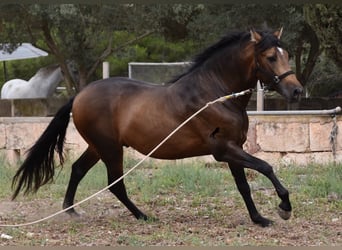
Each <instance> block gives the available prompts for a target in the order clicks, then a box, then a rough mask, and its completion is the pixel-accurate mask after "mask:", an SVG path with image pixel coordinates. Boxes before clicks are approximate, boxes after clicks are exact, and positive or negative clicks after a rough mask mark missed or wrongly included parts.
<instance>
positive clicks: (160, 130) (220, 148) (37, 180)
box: [13, 30, 302, 226]
mask: <svg viewBox="0 0 342 250" xmlns="http://www.w3.org/2000/svg"><path fill="white" fill-rule="evenodd" d="M281 33H282V30H279V31H276V32H269V31H255V30H251V31H250V32H232V33H230V34H228V35H226V36H225V37H223V38H222V39H221V40H220V41H218V42H217V43H216V44H214V45H212V46H211V47H209V48H207V49H206V50H204V51H203V52H202V53H201V54H199V55H198V56H197V57H196V58H195V60H194V64H193V66H192V67H191V68H190V69H189V70H188V71H187V72H186V73H184V74H182V75H180V76H179V77H177V78H176V79H174V80H173V81H172V82H171V83H169V84H167V85H164V86H156V85H152V84H149V83H145V82H141V81H137V80H132V79H127V78H108V79H104V80H99V81H96V82H93V83H91V84H89V85H88V86H87V87H86V88H84V89H83V90H82V91H81V92H80V93H79V94H78V95H76V97H74V98H72V99H71V100H70V101H69V102H68V103H67V104H66V105H65V106H63V107H62V108H61V109H60V110H59V111H58V112H57V114H56V115H55V117H54V119H53V120H52V121H51V123H50V124H49V125H48V127H47V128H46V130H45V131H44V133H43V134H42V135H41V137H40V138H39V139H38V141H37V142H36V143H35V144H34V145H33V147H32V148H31V149H30V151H29V153H28V156H27V158H26V160H25V161H24V162H23V164H22V166H21V167H20V168H19V170H18V171H17V173H16V175H15V176H14V178H13V187H14V188H15V192H14V194H13V199H14V198H15V197H16V196H17V195H18V194H19V192H20V191H21V190H22V189H23V190H24V192H25V194H26V193H29V192H35V191H37V190H38V189H39V187H40V186H42V185H44V184H46V183H48V182H49V181H51V180H52V178H53V176H54V169H55V165H54V160H53V159H54V157H53V155H54V151H55V150H56V151H57V152H58V154H59V157H60V161H61V163H63V142H64V138H65V134H66V129H67V126H68V122H69V119H70V112H72V116H73V121H74V124H75V126H76V128H77V130H78V131H79V133H80V134H81V135H82V137H83V138H84V139H85V140H86V142H87V143H88V148H87V149H86V150H85V152H84V153H83V154H82V155H81V156H80V158H79V159H78V160H77V161H76V162H74V163H73V165H72V173H71V177H70V181H69V185H68V188H67V191H66V195H65V199H64V203H63V207H64V208H68V207H69V206H71V205H73V203H74V197H75V192H76V189H77V186H78V184H79V182H80V181H81V179H82V178H83V177H84V176H85V174H86V173H87V171H88V170H89V169H90V168H91V167H93V166H94V164H95V163H97V162H98V161H99V160H100V159H101V160H102V161H103V162H104V163H105V165H106V169H107V174H108V182H109V183H112V182H113V181H115V180H116V179H117V178H119V177H120V176H122V175H123V147H132V148H134V149H136V150H137V151H139V152H141V153H143V154H148V153H149V152H150V151H151V150H152V149H153V148H154V147H155V146H156V145H157V144H158V143H159V142H160V141H162V140H163V139H164V138H165V137H166V136H167V135H168V134H169V133H170V132H172V131H173V130H174V129H175V128H176V127H177V126H178V125H179V124H180V123H182V122H183V121H184V120H185V119H186V118H188V117H189V116H190V115H192V114H193V113H194V112H196V111H197V110H199V109H200V108H201V107H202V106H204V105H205V104H206V103H207V102H209V101H212V100H214V99H216V98H218V97H220V96H224V95H227V94H230V93H236V92H240V91H243V90H246V89H249V88H254V87H255V86H256V83H257V80H260V81H262V82H263V83H264V84H265V85H266V86H268V87H269V88H272V89H274V90H276V91H277V92H279V93H280V94H282V95H283V96H284V97H285V98H287V99H288V100H293V99H296V98H297V97H298V96H299V95H300V94H301V92H302V86H301V84H300V83H299V82H298V80H297V78H296V76H295V74H294V73H293V71H291V69H290V66H289V62H288V60H289V59H288V53H287V52H286V51H285V50H284V49H283V48H281V45H280V41H279V39H280V36H281ZM250 96H251V94H248V95H245V96H241V97H239V98H236V99H229V100H227V101H225V102H223V103H217V104H215V105H211V106H210V107H208V108H207V109H205V110H204V111H203V112H201V113H200V114H198V115H197V116H196V117H195V118H193V119H192V120H191V121H190V122H189V123H187V124H186V125H185V126H184V127H182V128H181V129H180V130H179V131H178V132H177V133H176V134H174V135H173V136H172V137H171V138H170V139H169V140H167V141H166V142H165V144H163V145H162V146H161V147H160V148H158V150H156V151H155V152H154V153H153V154H152V157H155V158H160V159H178V158H186V157H193V156H201V155H209V154H211V155H213V156H214V158H215V159H216V160H217V161H220V162H227V163H228V165H229V168H230V171H231V173H232V175H233V176H234V179H235V182H236V185H237V188H238V190H239V192H240V193H241V195H242V197H243V199H244V202H245V204H246V207H247V209H248V212H249V215H250V218H251V220H252V221H253V222H254V223H256V224H259V225H261V226H268V225H270V224H271V222H272V221H271V220H269V219H267V218H265V217H263V216H262V215H260V213H259V212H258V211H257V208H256V206H255V204H254V202H253V200H252V197H251V190H250V187H249V184H248V183H247V180H246V176H245V172H244V168H250V169H254V170H256V171H258V172H260V173H261V174H263V175H265V176H266V177H267V178H268V179H269V180H270V181H271V182H272V183H273V185H274V187H275V190H276V192H277V194H278V196H279V198H280V200H281V202H280V204H279V215H280V216H281V217H282V218H283V219H285V220H286V219H288V218H289V217H290V215H291V203H290V200H289V192H288V190H287V189H286V188H285V187H283V185H282V184H281V183H280V181H279V180H278V179H277V177H276V175H275V174H274V172H273V170H272V167H271V166H270V165H269V164H268V163H266V162H265V161H263V160H260V159H258V158H256V157H254V156H252V155H250V154H248V153H246V152H245V151H244V150H243V148H242V145H243V144H244V142H245V140H246V134H247V130H248V117H247V114H246V106H247V103H248V101H249V99H250ZM110 191H111V192H112V193H113V194H114V195H115V196H116V197H117V198H118V199H119V200H120V201H121V202H122V203H123V204H124V205H125V206H126V207H127V208H128V209H129V210H130V211H131V212H132V214H133V215H134V216H135V217H136V218H137V219H144V220H146V219H147V218H148V217H147V216H146V215H145V214H144V213H143V212H141V211H140V210H139V209H138V208H137V207H136V206H135V205H134V203H133V202H132V201H131V200H130V199H129V198H128V196H127V193H126V189H125V185H124V181H123V180H121V181H120V182H118V183H117V184H116V185H114V186H112V187H111V188H110ZM68 213H69V214H71V215H76V214H77V213H76V211H75V210H74V209H73V208H70V209H69V210H68Z"/></svg>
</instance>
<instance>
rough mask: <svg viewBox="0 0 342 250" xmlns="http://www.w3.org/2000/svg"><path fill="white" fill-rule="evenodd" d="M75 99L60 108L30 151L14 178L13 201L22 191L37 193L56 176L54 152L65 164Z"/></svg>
mask: <svg viewBox="0 0 342 250" xmlns="http://www.w3.org/2000/svg"><path fill="white" fill-rule="evenodd" d="M73 102H74V98H72V99H70V100H69V102H68V103H67V104H66V105H64V106H63V107H62V108H60V109H59V110H58V112H57V114H56V115H55V117H54V118H53V119H52V121H51V122H50V124H49V125H48V127H47V128H46V129H45V131H44V133H43V134H42V135H41V136H40V138H39V139H38V141H37V142H36V143H35V144H34V145H33V146H32V148H30V149H29V150H28V155H27V158H26V159H25V161H24V163H23V164H22V165H21V166H20V168H19V169H18V171H17V173H16V174H15V176H14V177H13V181H12V188H14V187H15V186H16V188H15V191H14V194H13V196H12V199H15V198H16V197H17V195H18V194H19V192H20V190H21V189H24V190H25V191H24V194H27V193H30V192H36V191H37V190H38V189H39V187H41V186H42V185H44V184H46V183H48V182H50V181H51V180H52V179H53V176H54V174H55V163H54V151H55V150H56V151H57V153H58V155H59V160H60V163H61V164H63V162H64V157H63V145H64V140H65V134H66V130H67V127H68V124H69V121H70V112H71V109H72V104H73Z"/></svg>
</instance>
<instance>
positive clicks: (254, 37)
mask: <svg viewBox="0 0 342 250" xmlns="http://www.w3.org/2000/svg"><path fill="white" fill-rule="evenodd" d="M250 33H251V41H252V42H255V43H258V42H260V41H261V35H260V34H259V33H258V32H256V31H255V30H254V29H251V30H250Z"/></svg>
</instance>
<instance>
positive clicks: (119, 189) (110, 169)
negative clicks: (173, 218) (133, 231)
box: [101, 147, 148, 220]
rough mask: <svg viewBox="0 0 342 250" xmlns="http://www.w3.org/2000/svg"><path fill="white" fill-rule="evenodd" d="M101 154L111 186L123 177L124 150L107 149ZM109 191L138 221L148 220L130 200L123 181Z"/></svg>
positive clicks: (117, 148) (120, 148)
mask: <svg viewBox="0 0 342 250" xmlns="http://www.w3.org/2000/svg"><path fill="white" fill-rule="evenodd" d="M101 152H102V153H101V159H102V160H103V161H104V163H105V165H106V168H107V174H108V184H111V183H113V182H114V181H116V180H117V179H118V178H120V177H121V176H122V175H123V149H122V147H107V148H106V149H105V150H102V151H101ZM109 190H110V191H111V192H112V193H113V194H114V195H115V196H116V197H117V198H118V199H119V200H120V201H121V202H122V203H123V204H124V205H125V206H126V207H127V209H128V210H129V211H131V213H132V214H133V215H134V216H135V217H136V218H137V219H143V220H147V219H148V218H147V216H146V215H145V214H144V213H143V212H141V211H140V210H139V209H138V208H137V207H136V206H135V205H134V203H133V202H132V201H131V200H130V199H129V198H128V196H127V192H126V187H125V184H124V181H123V179H122V180H120V181H119V182H118V183H116V184H115V185H113V186H112V187H110V188H109Z"/></svg>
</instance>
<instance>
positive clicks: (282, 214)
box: [278, 208, 291, 220]
mask: <svg viewBox="0 0 342 250" xmlns="http://www.w3.org/2000/svg"><path fill="white" fill-rule="evenodd" d="M278 214H279V216H280V218H282V219H283V220H288V219H290V217H291V211H285V210H283V209H281V208H278Z"/></svg>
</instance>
